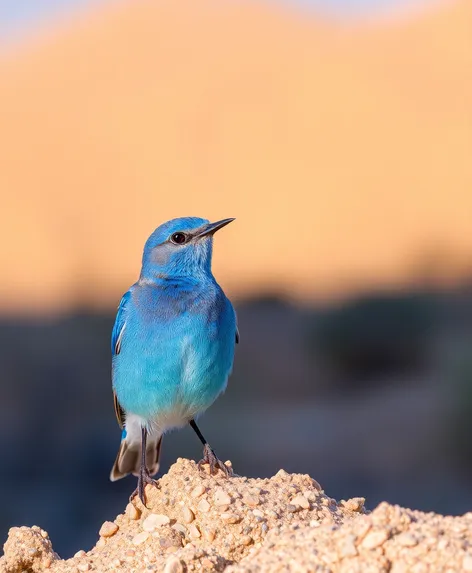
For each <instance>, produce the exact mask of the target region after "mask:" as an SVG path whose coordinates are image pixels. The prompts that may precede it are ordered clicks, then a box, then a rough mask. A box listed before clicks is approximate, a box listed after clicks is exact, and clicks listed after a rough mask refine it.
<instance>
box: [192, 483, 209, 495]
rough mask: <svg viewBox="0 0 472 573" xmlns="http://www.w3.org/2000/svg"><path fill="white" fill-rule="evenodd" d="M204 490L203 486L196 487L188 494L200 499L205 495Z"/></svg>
mask: <svg viewBox="0 0 472 573" xmlns="http://www.w3.org/2000/svg"><path fill="white" fill-rule="evenodd" d="M205 491H206V489H205V487H204V486H203V485H197V486H196V487H195V488H194V489H193V491H192V493H191V494H190V495H191V496H192V497H193V498H196V497H200V496H201V495H203V494H204V493H205Z"/></svg>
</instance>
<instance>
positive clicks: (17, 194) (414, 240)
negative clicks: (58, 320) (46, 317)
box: [0, 0, 472, 312]
mask: <svg viewBox="0 0 472 573" xmlns="http://www.w3.org/2000/svg"><path fill="white" fill-rule="evenodd" d="M471 22H472V5H471V4H470V2H468V1H467V0H458V1H456V2H444V3H442V4H441V3H440V4H438V5H434V6H432V7H430V8H429V9H428V10H426V9H424V10H422V11H419V10H416V11H415V12H414V13H413V14H409V15H407V14H403V15H402V16H397V17H396V18H391V19H385V18H384V19H382V20H380V21H377V22H372V21H369V22H365V21H361V22H358V21H356V22H351V23H346V22H342V21H341V22H340V21H333V20H332V19H331V20H330V19H327V18H321V17H316V15H315V14H312V13H310V12H307V11H306V10H305V11H303V10H298V11H297V10H295V9H294V8H293V6H292V7H290V6H281V5H276V4H270V3H269V2H265V3H254V2H249V1H244V2H228V1H226V2H221V1H217V0H203V1H202V2H198V3H196V2H192V1H190V0H172V1H171V0H163V1H162V2H158V3H156V2H151V1H140V2H118V3H112V4H107V5H105V6H102V7H100V8H95V9H94V10H91V11H87V10H83V11H82V13H81V15H80V17H78V18H75V19H74V18H71V19H64V20H62V21H61V26H60V27H55V28H51V29H48V30H47V31H44V30H43V31H42V32H41V33H36V34H35V35H33V37H29V38H28V40H27V41H24V42H23V43H21V44H19V43H17V44H15V45H14V46H13V47H9V49H5V50H4V51H3V54H2V57H1V61H0V101H1V102H2V105H1V106H0V125H1V137H0V158H1V168H0V189H1V193H2V207H3V208H2V214H3V216H2V226H1V231H0V233H1V237H2V238H3V240H1V241H0V264H1V266H2V268H3V270H4V273H3V279H2V284H1V288H2V292H1V298H0V301H1V302H0V305H1V307H2V310H3V311H4V312H12V311H14V312H29V311H44V310H50V309H64V308H68V307H71V306H75V305H77V304H79V303H80V304H82V303H85V304H87V305H93V306H103V305H105V306H109V305H110V304H115V303H116V301H117V300H119V297H120V295H121V292H122V291H123V290H124V289H125V290H126V286H127V285H128V284H129V283H130V282H133V281H134V280H135V278H136V276H137V273H138V271H139V261H140V255H141V249H142V245H143V243H144V240H145V239H146V237H147V235H148V234H150V232H151V231H152V230H153V229H154V228H155V227H156V226H157V225H158V224H160V223H161V222H162V221H164V220H167V219H169V218H172V217H176V216H182V215H195V216H202V217H206V218H210V219H217V218H222V217H236V218H237V219H238V221H237V223H236V224H235V225H234V226H232V228H231V230H228V231H225V233H222V234H221V235H220V236H219V237H218V241H217V246H216V254H215V274H216V275H217V276H218V277H219V278H220V279H221V282H222V283H223V284H224V285H225V286H226V287H227V288H228V289H229V291H230V292H231V293H232V294H233V295H234V294H236V295H239V294H247V293H251V292H254V291H257V290H260V289H261V288H265V287H266V285H268V284H269V285H271V288H273V289H276V290H282V291H283V292H287V293H289V295H290V296H293V297H299V296H300V297H303V298H311V297H316V296H323V297H326V296H332V295H338V294H343V295H344V294H346V293H349V292H351V291H353V290H359V289H360V288H365V287H372V286H379V285H392V284H393V285H402V284H405V283H409V282H412V281H415V280H417V279H418V275H421V273H422V272H423V271H424V270H425V269H423V266H422V265H423V262H424V259H426V260H427V261H429V259H430V258H431V257H434V256H436V255H437V256H438V257H439V258H440V259H441V263H442V266H441V268H440V269H439V270H438V269H436V270H435V272H437V274H438V276H437V277H436V278H437V279H438V280H445V281H447V280H450V279H451V278H452V279H455V278H457V276H458V274H461V273H464V271H465V270H470V264H469V262H470V256H471V254H472V233H471V230H470V220H471V214H472V192H471V189H472V159H471V150H472V105H471V102H472V72H471V70H472V32H471V29H472V27H471Z"/></svg>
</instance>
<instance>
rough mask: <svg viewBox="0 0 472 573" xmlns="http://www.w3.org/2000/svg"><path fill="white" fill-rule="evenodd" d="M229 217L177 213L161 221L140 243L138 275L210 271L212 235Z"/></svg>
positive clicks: (166, 275)
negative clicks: (176, 216)
mask: <svg viewBox="0 0 472 573" xmlns="http://www.w3.org/2000/svg"><path fill="white" fill-rule="evenodd" d="M231 221H234V219H223V220H221V221H217V222H216V223H210V222H209V221H207V220H206V219H200V218H199V217H181V218H179V219H172V220H171V221H167V223H163V224H162V225H161V226H160V227H158V228H157V229H156V230H155V231H154V232H153V233H152V235H151V236H150V237H149V239H148V240H147V241H146V244H145V246H144V253H143V266H142V270H141V279H146V280H155V279H156V278H165V277H175V276H189V277H191V276H198V275H200V274H205V273H210V272H211V255H212V247H213V235H214V233H216V231H218V229H221V228H222V227H224V226H225V225H227V224H228V223H231Z"/></svg>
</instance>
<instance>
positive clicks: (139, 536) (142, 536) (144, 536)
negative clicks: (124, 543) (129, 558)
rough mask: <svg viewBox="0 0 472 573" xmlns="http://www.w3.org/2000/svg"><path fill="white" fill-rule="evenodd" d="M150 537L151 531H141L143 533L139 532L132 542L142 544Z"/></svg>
mask: <svg viewBox="0 0 472 573" xmlns="http://www.w3.org/2000/svg"><path fill="white" fill-rule="evenodd" d="M148 537H149V533H148V532H147V531H141V533H138V534H137V535H135V536H134V537H133V542H132V543H133V545H141V543H144V542H145V541H146V540H147V538H148Z"/></svg>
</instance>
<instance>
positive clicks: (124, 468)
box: [110, 430, 162, 481]
mask: <svg viewBox="0 0 472 573" xmlns="http://www.w3.org/2000/svg"><path fill="white" fill-rule="evenodd" d="M161 443H162V436H148V439H147V444H146V466H147V468H148V470H149V474H150V475H154V474H156V473H157V472H158V471H159V455H160V453H161ZM140 465H141V439H136V438H134V439H132V438H131V436H129V435H127V434H126V430H124V431H123V436H122V439H121V444H120V449H119V450H118V455H117V456H116V460H115V463H114V464H113V467H112V469H111V472H110V480H111V481H116V480H118V479H121V478H122V477H125V476H126V475H128V474H133V475H136V476H137V475H139V468H140Z"/></svg>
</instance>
